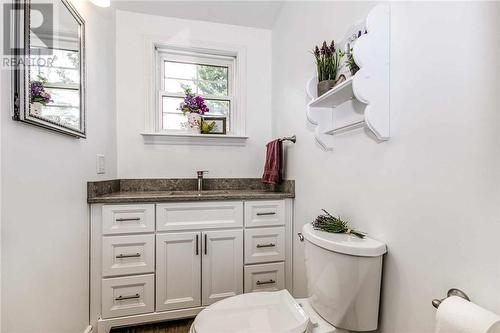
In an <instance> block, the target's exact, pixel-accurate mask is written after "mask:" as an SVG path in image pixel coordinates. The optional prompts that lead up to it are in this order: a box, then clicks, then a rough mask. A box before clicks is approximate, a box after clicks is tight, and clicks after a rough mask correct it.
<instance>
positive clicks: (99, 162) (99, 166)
mask: <svg viewBox="0 0 500 333" xmlns="http://www.w3.org/2000/svg"><path fill="white" fill-rule="evenodd" d="M96 171H97V174H99V175H102V174H105V173H106V159H105V157H104V155H101V154H97V155H96Z"/></svg>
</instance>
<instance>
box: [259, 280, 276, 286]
mask: <svg viewBox="0 0 500 333" xmlns="http://www.w3.org/2000/svg"><path fill="white" fill-rule="evenodd" d="M273 283H276V281H274V280H273V279H271V280H269V281H257V282H256V284H257V285H258V286H260V285H263V284H273Z"/></svg>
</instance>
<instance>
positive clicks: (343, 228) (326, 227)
mask: <svg viewBox="0 0 500 333" xmlns="http://www.w3.org/2000/svg"><path fill="white" fill-rule="evenodd" d="M322 211H323V212H325V214H323V215H319V216H318V217H317V218H316V220H314V221H313V222H312V225H313V228H314V229H315V230H322V231H326V232H331V233H336V234H341V233H344V234H348V235H354V236H357V237H359V238H364V237H365V236H366V235H365V234H364V233H362V232H361V231H358V230H355V229H353V228H351V227H350V226H349V222H348V221H344V220H342V219H341V218H340V217H334V216H332V215H330V213H328V212H327V211H326V210H324V209H322Z"/></svg>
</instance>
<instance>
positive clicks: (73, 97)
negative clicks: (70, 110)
mask: <svg viewBox="0 0 500 333" xmlns="http://www.w3.org/2000/svg"><path fill="white" fill-rule="evenodd" d="M46 91H47V92H48V93H49V94H50V95H51V97H52V102H50V103H49V105H53V106H54V105H57V106H71V107H75V108H78V107H79V106H80V93H79V91H78V90H71V89H56V88H46Z"/></svg>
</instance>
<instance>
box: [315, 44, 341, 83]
mask: <svg viewBox="0 0 500 333" xmlns="http://www.w3.org/2000/svg"><path fill="white" fill-rule="evenodd" d="M313 54H314V57H315V58H316V68H317V70H318V81H325V80H335V79H336V76H337V69H338V67H339V62H340V58H341V54H340V51H339V50H338V49H337V48H336V46H335V42H334V41H333V40H332V42H331V43H330V45H329V46H328V44H327V43H326V41H324V42H323V44H322V45H321V48H319V47H318V46H316V47H315V48H314V50H313Z"/></svg>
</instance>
